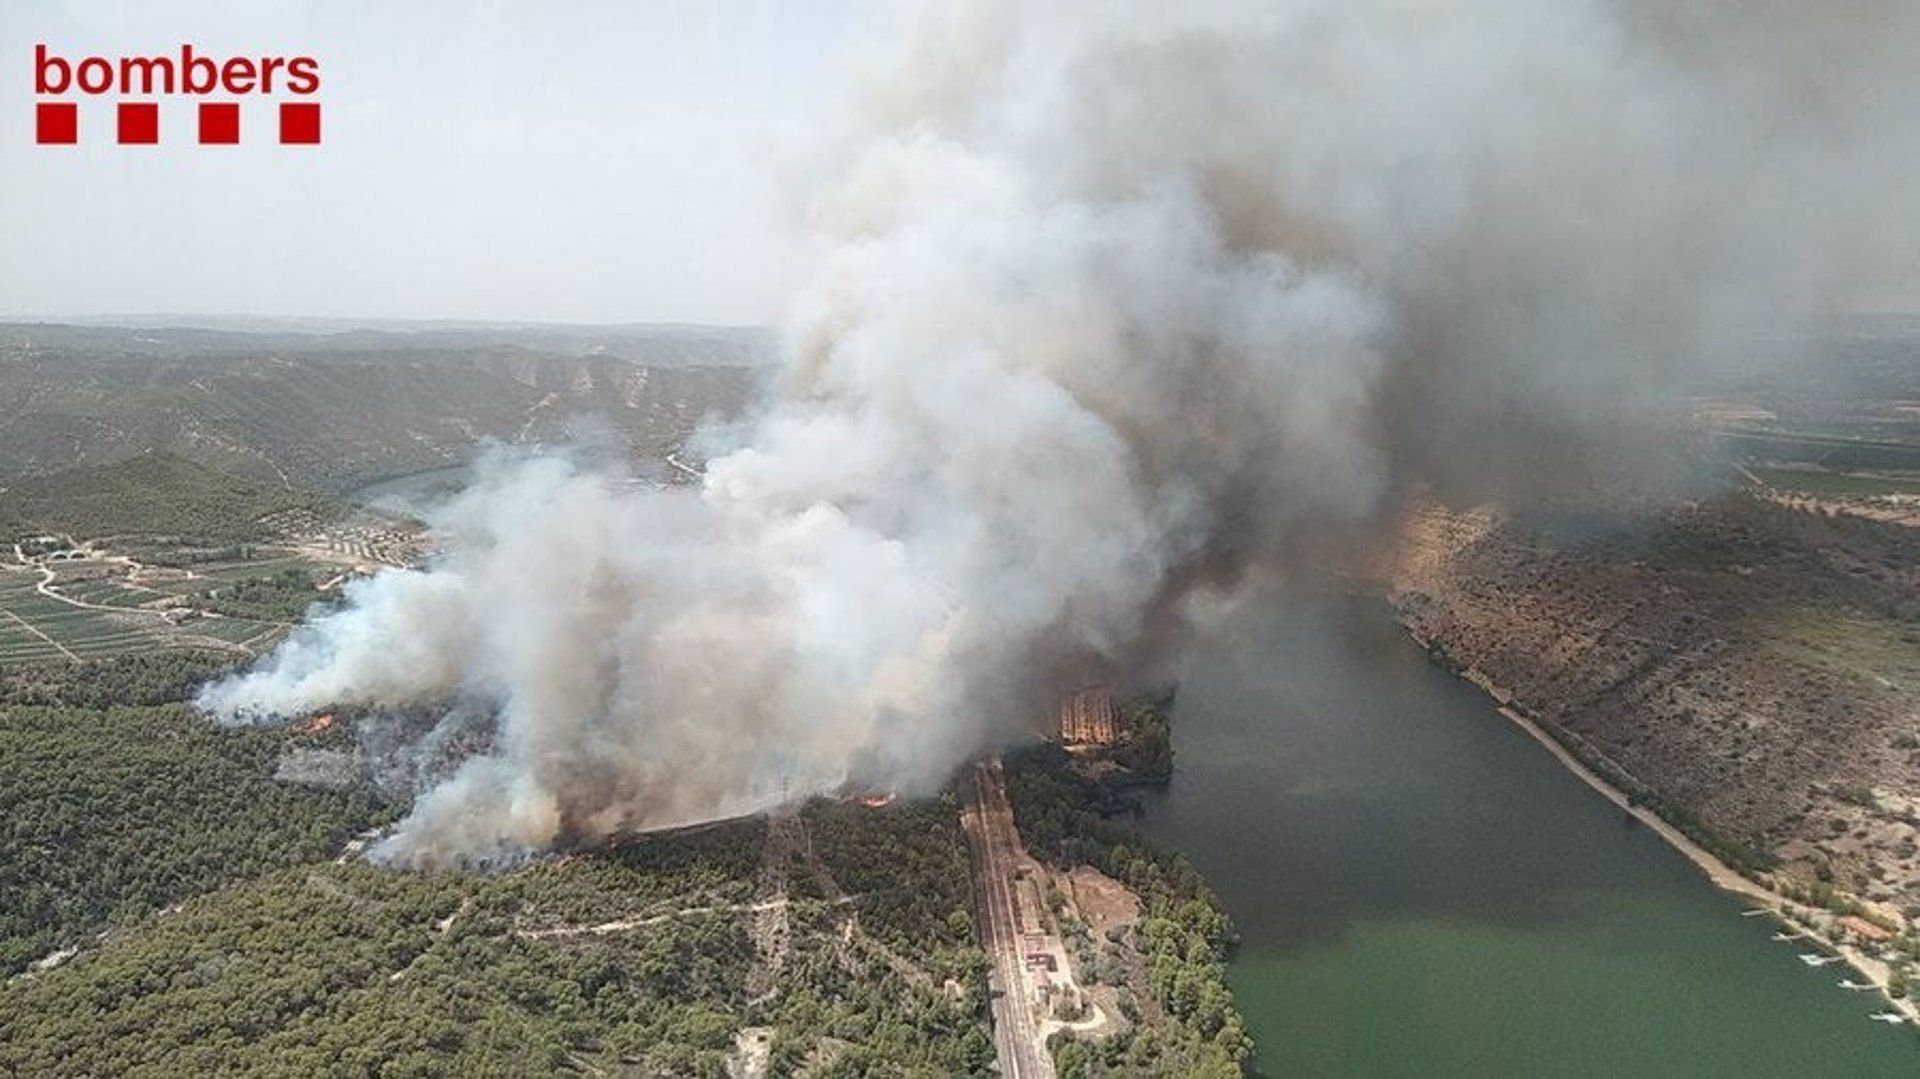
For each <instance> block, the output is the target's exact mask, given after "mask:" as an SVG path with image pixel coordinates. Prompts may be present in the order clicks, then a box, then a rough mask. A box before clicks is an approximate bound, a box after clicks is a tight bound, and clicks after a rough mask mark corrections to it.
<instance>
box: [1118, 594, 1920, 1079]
mask: <svg viewBox="0 0 1920 1079" xmlns="http://www.w3.org/2000/svg"><path fill="white" fill-rule="evenodd" d="M1202 637H1203V639H1202V641H1201V642H1200V646H1199V648H1198V649H1197V651H1196V652H1195V654H1194V657H1193V660H1192V662H1191V663H1190V664H1189V668H1188V670H1187V671H1186V672H1185V674H1184V677H1183V680H1182V682H1181V686H1180V697H1179V701H1178V703H1177V705H1176V728H1175V729H1176V745H1177V748H1178V771H1177V774H1176V777H1175V781H1174V783H1173V784H1172V785H1171V787H1170V788H1169V789H1168V791H1167V792H1166V793H1165V794H1164V795H1157V796H1154V797H1153V798H1151V799H1150V800H1149V802H1148V805H1147V812H1146V821H1145V826H1146V829H1147V831H1148V832H1149V833H1150V834H1151V835H1153V836H1154V837H1155V838H1156V839H1158V840H1159V841H1161V842H1162V843H1164V844H1166V845H1168V846H1171V847H1173V848H1175V849H1179V850H1183V851H1185V852H1187V853H1188V854H1189V855H1190V856H1191V857H1192V858H1193V860H1194V861H1195V863H1196V864H1198V866H1199V867H1200V869H1201V870H1202V871H1203V872H1204V873H1205V874H1206V876H1207V879H1208V880H1209V881H1210V882H1211V883H1212V885H1213V886H1214V888H1215V889H1216V890H1217V891H1218V892H1219V893H1220V896H1221V898H1222V900H1223V901H1224V902H1225V904H1226V907H1227V910H1228V912H1229V913H1230V914H1231V915H1232V916H1233V919H1234V921H1235V923H1236V925H1237V927H1238V929H1239V931H1240V934H1241V938H1242V943H1241V947H1240V949H1239V951H1238V953H1237V955H1236V957H1235V959H1234V962H1233V964H1232V968H1231V977H1232V982H1233V986H1234V991H1235V993H1236V994H1237V996H1238V999H1239V1004H1240V1008H1241V1010H1242V1011H1243V1012H1244V1013H1245V1015H1246V1019H1247V1022H1248V1025H1249V1028H1250V1030H1251V1031H1252V1034H1253V1036H1254V1039H1255V1041H1256V1043H1257V1044H1258V1047H1259V1053H1260V1068H1261V1071H1262V1073H1263V1074H1266V1075H1270V1076H1275V1077H1279V1076H1307V1077H1319V1076H1419V1077H1422V1079H1433V1077H1447V1076H1459V1077H1463V1079H1467V1077H1470V1079H1492V1077H1503V1076H1526V1077H1553V1076H1595V1077H1600V1076H1605V1077H1609V1079H1613V1077H1637V1076H1662V1077H1665V1076H1674V1077H1680V1076H1738V1077H1742V1079H1753V1077H1757V1076H1764V1077H1772V1076H1782V1077H1788V1076H1791V1077H1798V1076H1834V1077H1860V1076H1906V1077H1915V1076H1920V1039H1916V1037H1915V1036H1914V1035H1913V1034H1912V1033H1910V1032H1908V1031H1907V1030H1905V1029H1904V1028H1893V1027H1888V1026H1885V1025H1884V1024H1880V1023H1874V1022H1870V1021H1869V1020H1868V1019H1867V1015H1868V1014H1869V1013H1870V1012H1873V1011H1876V1010H1878V1008H1877V1004H1878V998H1876V997H1874V996H1872V995H1870V994H1857V993H1850V992H1847V991H1845V990H1842V989H1839V988H1838V987H1836V985H1835V983H1836V982H1838V981H1839V980H1840V979H1841V978H1843V977H1845V976H1846V974H1847V971H1846V969H1845V968H1844V967H1839V966H1829V967H1824V968H1820V969H1815V968H1810V967H1808V966H1806V965H1804V964H1803V963H1801V962H1800V961H1799V960H1798V959H1797V958H1795V956H1796V954H1797V953H1798V952H1799V951H1802V950H1804V949H1803V948H1801V947H1798V946H1796V945H1793V944H1779V943H1774V942H1772V941H1770V940H1769V939H1768V938H1769V937H1770V936H1771V934H1772V933H1773V932H1774V931H1775V927H1774V925H1773V924H1772V922H1771V920H1770V919H1766V918H1742V917H1740V916H1739V915H1740V910H1741V909H1742V905H1741V904H1740V903H1739V902H1737V901H1736V900H1735V899H1733V898H1732V897H1729V896H1727V895H1725V894H1724V893H1722V892H1720V891H1719V890H1717V889H1715V888H1714V887H1713V886H1712V885H1710V884H1708V883H1707V881H1706V879H1705V878H1704V877H1703V876H1701V875H1700V874H1699V872H1698V871H1697V870H1695V869H1694V867H1693V866H1692V865H1691V864H1690V863H1689V862H1687V861H1686V860H1685V859H1684V858H1682V857H1681V856H1680V855H1679V854H1678V853H1676V852H1675V851H1673V850H1672V849H1671V848H1669V847H1668V846H1666V844H1664V843H1662V842H1661V841H1660V840H1659V839H1658V837H1656V836H1654V835H1653V834H1652V833H1650V832H1648V831H1647V830H1646V829H1645V828H1642V827H1640V826H1638V825H1637V824H1633V823H1631V822H1630V820H1629V819H1628V818H1626V817H1625V816H1624V815H1623V814H1622V813H1621V812H1620V811H1619V810H1618V809H1616V808H1615V807H1613V806H1612V805H1610V804H1609V803H1607V802H1606V801H1604V800H1603V799H1602V798H1600V797H1599V796H1598V795H1597V794H1595V793H1594V792H1593V791H1591V790H1589V789H1588V788H1587V787H1586V786H1585V785H1584V784H1582V783H1581V782H1580V781H1579V780H1578V779H1576V778H1575V777H1573V776H1572V775H1571V774H1569V773H1567V772H1566V771H1565V770H1564V769H1563V768H1561V767H1560V765H1559V764H1558V763H1557V762H1556V761H1554V759H1553V758H1552V757H1551V756H1549V755H1548V754H1547V752H1546V751H1545V750H1543V749H1542V748H1541V747H1539V746H1538V745H1537V744H1535V743H1534V742H1533V741H1532V740H1531V739H1530V738H1528V737H1527V736H1526V735H1525V733H1523V732H1521V731H1519V730H1518V729H1516V728H1514V727H1513V726H1512V725H1511V724H1509V723H1508V722H1507V721H1506V720H1505V719H1504V718H1502V717H1501V716H1500V715H1499V714H1498V713H1496V712H1495V711H1494V710H1493V709H1492V707H1491V706H1490V705H1489V703H1488V702H1487V700H1486V698H1485V697H1483V696H1482V695H1481V694H1480V693H1479V692H1478V691H1476V690H1475V689H1473V687H1471V686H1468V685H1466V684H1464V683H1462V682H1460V681H1459V680H1458V679H1455V678H1454V677H1452V676H1451V675H1449V674H1447V673H1446V672H1445V671H1443V670H1441V669H1440V668H1438V667H1436V666H1434V665H1432V664H1431V663H1429V662H1428V661H1427V658H1426V656H1425V654H1424V653H1423V652H1421V650H1420V649H1419V648H1418V647H1417V646H1415V645H1414V644H1413V643H1412V642H1411V641H1410V640H1409V639H1408V638H1407V637H1406V635H1405V634H1404V633H1403V632H1402V631H1401V630H1400V628H1399V627H1398V626H1397V625H1395V624H1394V623H1393V621H1392V620H1391V618H1390V616H1389V612H1388V611H1387V609H1386V607H1385V605H1384V603H1383V602H1382V601H1381V600H1380V599H1378V598H1376V597H1369V596H1358V597H1353V596H1347V595H1344V594H1342V593H1341V592H1340V591H1339V589H1338V588H1337V587H1334V586H1331V585H1320V586H1315V587H1311V588H1309V587H1304V586H1302V585H1299V584H1296V585H1294V586H1291V587H1290V588H1289V589H1288V590H1287V591H1286V592H1284V593H1282V594H1276V595H1273V596H1270V597H1267V598H1266V599H1265V600H1264V601H1261V602H1253V603H1248V604H1246V605H1245V606H1244V607H1243V608H1242V610H1241V611H1240V612H1239V613H1237V614H1235V615H1233V616H1232V617H1231V618H1230V619H1229V621H1228V624H1225V625H1221V626H1218V627H1213V628H1211V629H1209V630H1207V631H1205V632H1204V633H1203V635H1202Z"/></svg>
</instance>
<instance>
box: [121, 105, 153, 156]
mask: <svg viewBox="0 0 1920 1079" xmlns="http://www.w3.org/2000/svg"><path fill="white" fill-rule="evenodd" d="M159 141H160V106H159V105H156V104H154V103H153V102H151V101H122V102H121V103H120V142H121V144H122V145H130V146H152V145H153V144H154V143H156V142H159Z"/></svg>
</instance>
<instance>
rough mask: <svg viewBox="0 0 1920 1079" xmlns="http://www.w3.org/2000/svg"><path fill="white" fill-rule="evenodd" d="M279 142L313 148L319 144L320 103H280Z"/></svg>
mask: <svg viewBox="0 0 1920 1079" xmlns="http://www.w3.org/2000/svg"><path fill="white" fill-rule="evenodd" d="M280 141H281V142H282V143H284V144H292V145H299V146H314V145H318V144H319V142H320V103H319V102H317V101H283V102H281V103H280Z"/></svg>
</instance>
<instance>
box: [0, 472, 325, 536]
mask: <svg viewBox="0 0 1920 1079" xmlns="http://www.w3.org/2000/svg"><path fill="white" fill-rule="evenodd" d="M336 508H338V507H336V506H335V505H333V504H332V503H331V501H330V500H329V499H327V498H326V497H325V496H321V495H315V494H313V493H311V492H307V491H298V490H291V489H288V488H286V487H283V486H282V485H280V484H279V483H277V482H270V481H263V480H250V479H244V478H240V477H235V476H229V475H225V474H222V473H219V472H215V471H213V470H212V469H208V468H205V467H202V466H200V465H198V464H195V463H193V462H192V461H188V460H185V459H183V458H180V457H175V456H173V455H171V454H165V453H156V454H145V455H142V456H139V457H136V458H133V459H132V460H128V461H124V462H120V463H118V464H109V465H86V466H82V467H79V468H70V469H66V470H64V471H60V472H54V473H50V474H48V475H45V476H32V477H28V478H25V479H22V480H17V481H15V482H13V483H11V484H9V485H8V486H7V487H6V488H4V489H0V542H11V541H12V540H14V539H17V538H19V537H20V536H23V535H34V534H39V533H44V532H65V533H71V534H73V535H75V536H77V537H81V538H93V537H99V536H107V535H119V534H126V533H140V534H143V535H168V536H181V537H186V538H189V539H193V540H197V541H207V542H216V543H234V542H243V541H247V540H254V539H260V538H263V537H264V535H265V530H264V529H262V528H261V527H260V525H259V520H260V518H262V517H264V516H266V515H267V514H270V513H275V512H279V511H283V510H289V509H305V510H310V511H313V512H315V513H320V514H322V515H326V514H328V513H329V512H330V511H332V510H334V509H336Z"/></svg>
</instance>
